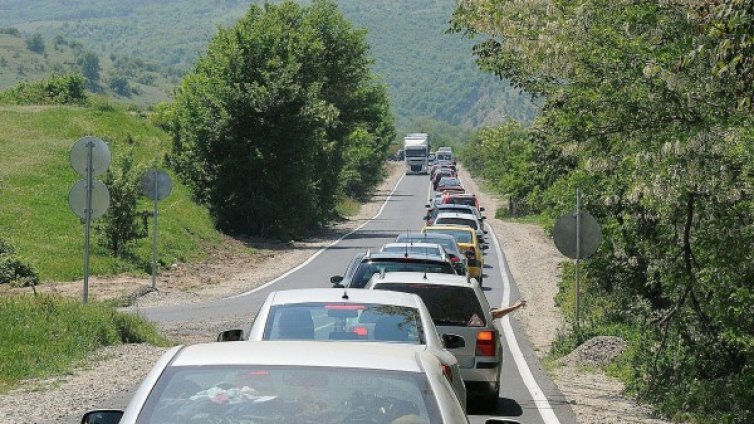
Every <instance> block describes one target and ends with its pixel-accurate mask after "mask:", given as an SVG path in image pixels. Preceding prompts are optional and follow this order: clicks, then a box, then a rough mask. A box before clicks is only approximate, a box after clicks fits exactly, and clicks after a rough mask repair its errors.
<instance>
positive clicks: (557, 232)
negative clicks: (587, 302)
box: [552, 188, 602, 331]
mask: <svg viewBox="0 0 754 424" xmlns="http://www.w3.org/2000/svg"><path fill="white" fill-rule="evenodd" d="M552 238H553V240H554V241H555V247H557V248H558V250H559V251H560V253H562V254H563V255H565V256H567V257H569V258H571V259H575V260H576V272H575V275H574V279H575V285H576V287H575V297H576V311H575V315H576V316H575V320H574V328H575V330H576V331H578V330H579V325H580V318H581V287H580V283H581V282H580V275H579V271H580V270H579V266H580V263H581V260H582V259H586V258H588V257H590V256H592V255H593V254H594V252H596V251H597V249H598V248H599V246H600V241H601V240H602V229H601V228H600V224H599V223H598V222H597V220H596V219H595V218H594V217H593V216H592V215H590V214H589V213H587V212H581V189H579V188H577V189H576V213H573V214H567V215H563V216H561V217H560V218H559V219H558V222H557V223H556V224H555V227H554V228H553V229H552Z"/></svg>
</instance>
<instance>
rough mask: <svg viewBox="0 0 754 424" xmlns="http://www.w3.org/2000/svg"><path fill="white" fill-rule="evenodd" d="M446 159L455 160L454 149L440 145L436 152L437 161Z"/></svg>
mask: <svg viewBox="0 0 754 424" xmlns="http://www.w3.org/2000/svg"><path fill="white" fill-rule="evenodd" d="M441 160H445V161H448V162H453V149H452V148H450V147H440V148H439V149H437V153H436V154H435V161H441Z"/></svg>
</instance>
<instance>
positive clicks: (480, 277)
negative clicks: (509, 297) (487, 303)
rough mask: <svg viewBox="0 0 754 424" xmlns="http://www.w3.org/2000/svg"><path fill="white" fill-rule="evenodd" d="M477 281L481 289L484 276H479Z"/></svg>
mask: <svg viewBox="0 0 754 424" xmlns="http://www.w3.org/2000/svg"><path fill="white" fill-rule="evenodd" d="M477 281H479V287H482V284H484V274H481V273H480V274H479V278H477Z"/></svg>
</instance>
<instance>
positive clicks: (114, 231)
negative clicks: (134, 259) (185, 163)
mask: <svg viewBox="0 0 754 424" xmlns="http://www.w3.org/2000/svg"><path fill="white" fill-rule="evenodd" d="M115 168H116V169H115V170H113V169H108V170H107V173H106V174H105V178H104V180H103V182H104V183H105V185H107V188H108V190H109V191H110V207H109V208H108V210H107V213H105V215H104V216H103V217H102V219H100V220H98V221H97V223H96V224H95V227H94V228H95V231H97V233H98V234H99V242H100V244H101V245H102V246H103V247H105V248H106V249H108V250H109V251H110V252H112V253H113V254H115V255H119V256H123V255H124V254H126V253H127V252H128V248H129V247H130V245H131V244H133V243H134V242H135V241H137V240H139V239H141V238H144V237H145V236H146V235H147V233H146V229H145V228H144V226H143V225H141V222H140V220H139V217H140V214H139V212H138V211H137V210H136V206H137V202H138V200H139V197H141V188H140V187H139V175H138V171H137V169H136V168H135V167H134V159H133V154H132V153H129V154H128V155H127V156H125V157H123V158H122V159H121V160H120V161H119V163H118V164H117V166H116V167H115Z"/></svg>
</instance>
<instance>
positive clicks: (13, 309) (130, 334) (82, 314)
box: [0, 296, 169, 393]
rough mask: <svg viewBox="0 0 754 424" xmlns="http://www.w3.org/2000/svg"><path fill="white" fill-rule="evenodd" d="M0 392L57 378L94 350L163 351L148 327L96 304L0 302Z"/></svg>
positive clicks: (47, 299) (29, 299) (36, 299)
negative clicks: (146, 346) (142, 347)
mask: <svg viewBox="0 0 754 424" xmlns="http://www.w3.org/2000/svg"><path fill="white" fill-rule="evenodd" d="M0 340H2V343H0V393H4V392H6V391H7V390H9V389H11V388H13V387H14V386H16V385H17V384H18V383H19V382H20V381H21V380H24V379H28V378H41V377H47V376H51V375H56V374H62V373H65V372H67V371H68V370H70V369H71V368H72V367H75V366H79V365H83V360H84V359H85V358H86V356H87V354H89V353H90V352H93V351H94V350H96V349H97V348H99V347H102V346H110V345H118V344H121V343H144V342H145V343H151V344H155V345H160V346H167V345H168V344H169V342H168V340H166V339H165V338H164V337H162V336H161V335H159V334H158V332H157V330H156V329H155V328H154V327H153V326H152V325H151V324H149V323H148V322H146V321H143V320H142V319H141V318H139V317H136V316H134V315H130V314H124V313H120V312H117V311H116V310H115V309H113V308H110V307H108V306H106V305H104V304H102V303H89V304H87V305H83V304H81V302H79V301H75V300H71V299H62V298H55V297H51V296H10V297H4V298H0Z"/></svg>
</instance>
